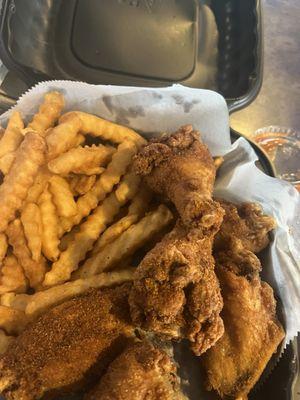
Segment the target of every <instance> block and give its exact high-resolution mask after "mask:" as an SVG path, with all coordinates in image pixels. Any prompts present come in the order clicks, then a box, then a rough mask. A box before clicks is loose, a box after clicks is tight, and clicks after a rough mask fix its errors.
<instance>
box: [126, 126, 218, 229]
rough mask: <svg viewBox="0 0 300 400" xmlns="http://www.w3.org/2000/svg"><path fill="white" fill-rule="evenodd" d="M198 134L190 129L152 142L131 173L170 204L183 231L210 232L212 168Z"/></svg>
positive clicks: (213, 207)
mask: <svg viewBox="0 0 300 400" xmlns="http://www.w3.org/2000/svg"><path fill="white" fill-rule="evenodd" d="M199 138H200V135H199V132H197V131H194V130H193V127H192V126H191V125H187V126H183V127H182V128H180V129H179V130H178V131H177V132H175V133H174V134H172V135H170V136H169V135H165V136H163V137H161V138H159V139H153V140H151V141H150V143H149V144H148V145H146V146H145V147H144V148H143V149H142V150H141V151H140V152H139V154H137V156H136V157H135V161H134V169H135V171H136V173H137V174H139V175H142V176H143V177H144V181H145V182H146V183H147V185H148V186H149V187H150V188H151V189H152V190H153V191H154V192H155V193H158V194H161V195H163V196H164V197H165V198H167V199H169V200H170V201H172V202H173V203H174V205H175V207H176V208H177V211H178V212H179V215H180V217H181V219H182V221H183V223H184V224H185V225H186V226H187V227H201V228H202V229H203V230H204V229H205V228H207V229H210V228H211V227H213V226H214V224H215V223H218V218H219V217H218V215H219V212H220V207H219V205H218V204H217V203H216V202H214V201H213V200H212V198H211V194H212V191H213V185H214V181H215V175H216V168H215V165H214V161H213V159H212V157H211V155H210V153H209V150H208V148H207V147H206V145H205V144H203V143H202V142H201V141H200V140H199Z"/></svg>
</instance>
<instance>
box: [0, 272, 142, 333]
mask: <svg viewBox="0 0 300 400" xmlns="http://www.w3.org/2000/svg"><path fill="white" fill-rule="evenodd" d="M133 273H134V269H133V268H127V269H123V270H119V271H113V272H107V273H103V274H99V275H95V276H92V277H90V278H87V279H78V280H76V281H72V282H67V283H64V284H62V285H58V286H54V287H52V288H49V289H46V290H43V291H41V292H37V293H35V294H33V295H28V294H25V295H15V294H11V293H7V294H5V295H3V296H1V304H2V307H11V309H14V310H17V311H19V312H21V313H22V312H25V315H26V316H27V318H29V319H32V318H33V317H34V318H36V317H37V316H39V315H40V314H42V313H43V312H45V311H47V310H48V309H49V308H51V307H53V306H55V305H57V304H60V303H62V302H64V301H66V300H67V299H69V298H71V297H74V296H77V295H79V294H82V293H85V292H87V291H88V290H89V289H91V288H101V287H107V286H114V285H120V284H122V283H124V282H127V281H131V280H132V279H133ZM4 305H5V306H4ZM0 307H1V306H0ZM0 316H1V312H0ZM0 326H1V325H0Z"/></svg>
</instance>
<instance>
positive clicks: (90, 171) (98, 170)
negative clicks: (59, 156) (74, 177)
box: [74, 167, 105, 176]
mask: <svg viewBox="0 0 300 400" xmlns="http://www.w3.org/2000/svg"><path fill="white" fill-rule="evenodd" d="M104 171H105V168H103V167H88V168H84V169H78V170H76V171H74V173H75V174H84V175H87V176H93V175H100V174H102V173H103V172H104Z"/></svg>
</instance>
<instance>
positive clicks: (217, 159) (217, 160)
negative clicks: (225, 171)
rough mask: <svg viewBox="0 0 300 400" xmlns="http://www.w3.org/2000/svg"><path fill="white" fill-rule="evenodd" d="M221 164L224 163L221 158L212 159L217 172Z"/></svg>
mask: <svg viewBox="0 0 300 400" xmlns="http://www.w3.org/2000/svg"><path fill="white" fill-rule="evenodd" d="M223 162H224V158H223V157H215V158H214V164H215V167H216V170H218V169H219V168H220V167H221V165H222V164H223Z"/></svg>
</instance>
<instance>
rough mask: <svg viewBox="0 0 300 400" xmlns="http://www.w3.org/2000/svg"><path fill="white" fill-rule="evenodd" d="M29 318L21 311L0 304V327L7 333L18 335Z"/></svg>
mask: <svg viewBox="0 0 300 400" xmlns="http://www.w3.org/2000/svg"><path fill="white" fill-rule="evenodd" d="M28 322H29V318H28V316H26V315H25V313H24V312H23V311H20V310H15V309H14V308H10V307H6V306H2V305H1V306H0V328H1V329H3V330H4V331H5V332H6V333H7V334H8V335H18V334H19V333H21V332H22V331H23V330H24V328H25V326H26V325H27V324H28Z"/></svg>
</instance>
